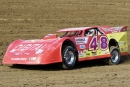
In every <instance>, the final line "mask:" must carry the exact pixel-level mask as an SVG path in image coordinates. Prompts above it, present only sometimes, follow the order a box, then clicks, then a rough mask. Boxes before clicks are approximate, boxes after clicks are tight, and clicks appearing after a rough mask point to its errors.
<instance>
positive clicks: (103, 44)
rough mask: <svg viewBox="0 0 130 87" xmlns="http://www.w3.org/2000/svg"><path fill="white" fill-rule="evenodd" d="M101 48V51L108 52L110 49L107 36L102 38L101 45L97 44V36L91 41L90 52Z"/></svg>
mask: <svg viewBox="0 0 130 87" xmlns="http://www.w3.org/2000/svg"><path fill="white" fill-rule="evenodd" d="M99 44H100V45H99ZM99 47H100V49H101V50H106V49H107V48H108V39H107V37H106V36H101V37H100V43H98V42H97V36H94V37H93V38H92V40H91V41H90V43H89V50H92V51H93V52H95V51H96V50H97V49H98V48H99Z"/></svg>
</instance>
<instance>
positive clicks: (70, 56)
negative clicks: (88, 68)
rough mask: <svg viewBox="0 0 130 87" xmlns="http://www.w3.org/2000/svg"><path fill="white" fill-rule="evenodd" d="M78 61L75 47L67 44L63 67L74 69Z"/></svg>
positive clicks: (63, 54) (63, 55) (64, 50)
mask: <svg viewBox="0 0 130 87" xmlns="http://www.w3.org/2000/svg"><path fill="white" fill-rule="evenodd" d="M75 63H76V53H75V50H74V48H73V47H71V46H65V47H64V48H63V51H62V64H61V67H62V68H63V69H72V68H73V67H74V65H75Z"/></svg>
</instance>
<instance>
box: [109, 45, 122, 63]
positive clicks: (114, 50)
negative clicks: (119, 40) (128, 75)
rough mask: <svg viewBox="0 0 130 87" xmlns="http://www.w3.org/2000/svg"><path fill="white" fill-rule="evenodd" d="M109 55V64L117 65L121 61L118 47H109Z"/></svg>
mask: <svg viewBox="0 0 130 87" xmlns="http://www.w3.org/2000/svg"><path fill="white" fill-rule="evenodd" d="M110 54H111V57H110V58H109V65H117V64H119V63H120V61H121V55H120V50H119V48H118V47H115V46H111V47H110Z"/></svg>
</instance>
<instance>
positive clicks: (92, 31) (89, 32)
mask: <svg viewBox="0 0 130 87" xmlns="http://www.w3.org/2000/svg"><path fill="white" fill-rule="evenodd" d="M95 35H97V31H96V29H89V30H85V36H95Z"/></svg>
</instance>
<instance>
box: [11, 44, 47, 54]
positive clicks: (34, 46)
mask: <svg viewBox="0 0 130 87" xmlns="http://www.w3.org/2000/svg"><path fill="white" fill-rule="evenodd" d="M46 45H47V44H20V45H18V46H16V47H15V48H13V49H12V50H10V52H12V53H14V52H22V51H27V50H28V51H37V50H39V49H43V48H44V47H45V46H46Z"/></svg>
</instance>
